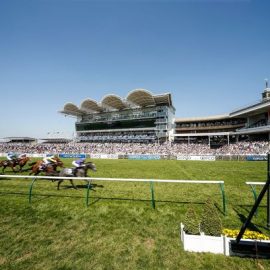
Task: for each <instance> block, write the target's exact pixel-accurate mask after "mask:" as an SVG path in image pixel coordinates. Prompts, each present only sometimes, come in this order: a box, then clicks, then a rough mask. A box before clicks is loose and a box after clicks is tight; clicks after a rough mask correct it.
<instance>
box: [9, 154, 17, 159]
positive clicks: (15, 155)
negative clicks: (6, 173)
mask: <svg viewBox="0 0 270 270" xmlns="http://www.w3.org/2000/svg"><path fill="white" fill-rule="evenodd" d="M16 158H17V154H15V153H8V154H7V159H8V160H14V159H16Z"/></svg>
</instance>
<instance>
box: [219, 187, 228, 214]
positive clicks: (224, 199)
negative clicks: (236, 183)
mask: <svg viewBox="0 0 270 270" xmlns="http://www.w3.org/2000/svg"><path fill="white" fill-rule="evenodd" d="M219 187H220V190H221V195H222V205H223V213H224V215H225V216H226V214H227V211H226V196H225V189H224V183H220V184H219Z"/></svg>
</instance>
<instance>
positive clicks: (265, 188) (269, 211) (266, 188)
mask: <svg viewBox="0 0 270 270" xmlns="http://www.w3.org/2000/svg"><path fill="white" fill-rule="evenodd" d="M269 169H270V154H268V155H267V181H266V183H265V185H264V186H263V189H262V190H261V193H260V194H259V196H258V198H257V200H256V202H255V204H254V205H253V207H252V209H251V211H250V213H249V215H248V218H247V220H246V221H245V222H244V223H243V225H242V228H241V230H240V232H239V234H238V235H237V237H236V243H237V244H238V243H239V242H240V240H241V238H242V236H243V234H244V233H245V230H246V228H247V227H248V225H249V223H250V221H251V219H252V217H253V216H254V214H255V213H256V211H257V208H258V207H259V205H260V203H261V201H262V199H263V197H264V195H265V193H266V191H267V192H268V193H267V226H268V224H270V221H269V219H270V209H269V208H270V207H269V206H270V204H269V202H270V198H269V195H270V192H269V188H270V171H269Z"/></svg>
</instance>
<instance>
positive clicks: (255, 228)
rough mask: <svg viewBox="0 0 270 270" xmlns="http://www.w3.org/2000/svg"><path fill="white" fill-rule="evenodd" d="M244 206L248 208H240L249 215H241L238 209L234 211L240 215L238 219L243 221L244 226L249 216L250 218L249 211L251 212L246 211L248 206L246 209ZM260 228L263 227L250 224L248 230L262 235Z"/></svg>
mask: <svg viewBox="0 0 270 270" xmlns="http://www.w3.org/2000/svg"><path fill="white" fill-rule="evenodd" d="M244 206H246V205H243V206H240V207H241V208H242V209H244V210H245V211H246V212H247V215H244V214H242V213H240V212H239V211H238V210H237V209H236V208H233V210H234V211H235V213H236V214H237V215H238V218H239V220H240V221H241V223H242V224H244V223H245V222H246V220H247V216H248V214H249V211H250V210H247V209H246V207H248V206H246V207H244ZM249 209H250V208H249ZM258 227H261V226H258V225H257V224H255V223H252V222H250V223H249V225H248V227H247V229H249V230H251V231H256V232H260V233H262V231H261V230H260V229H259V228H258Z"/></svg>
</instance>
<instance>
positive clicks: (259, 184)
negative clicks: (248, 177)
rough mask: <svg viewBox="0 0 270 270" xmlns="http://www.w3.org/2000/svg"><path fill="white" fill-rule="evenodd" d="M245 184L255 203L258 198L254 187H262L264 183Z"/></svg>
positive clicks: (256, 213)
mask: <svg viewBox="0 0 270 270" xmlns="http://www.w3.org/2000/svg"><path fill="white" fill-rule="evenodd" d="M246 184H247V185H249V186H250V188H251V191H252V194H253V198H254V201H255V202H256V200H257V198H258V196H257V193H256V186H263V185H265V182H246ZM257 215H258V211H256V212H255V216H257Z"/></svg>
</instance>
